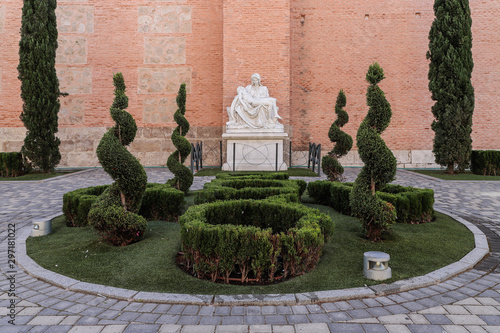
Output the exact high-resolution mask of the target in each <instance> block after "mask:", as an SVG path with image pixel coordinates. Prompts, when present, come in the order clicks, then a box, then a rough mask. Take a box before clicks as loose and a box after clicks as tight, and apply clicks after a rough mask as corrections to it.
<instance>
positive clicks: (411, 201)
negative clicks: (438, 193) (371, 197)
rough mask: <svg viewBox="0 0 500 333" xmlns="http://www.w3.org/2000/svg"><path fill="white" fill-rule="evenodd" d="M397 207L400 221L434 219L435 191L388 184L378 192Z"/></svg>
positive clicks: (424, 221)
mask: <svg viewBox="0 0 500 333" xmlns="http://www.w3.org/2000/svg"><path fill="white" fill-rule="evenodd" d="M377 194H378V195H379V196H380V198H381V199H382V200H385V201H387V202H390V203H391V204H392V205H393V206H394V207H395V208H396V214H397V220H396V222H398V223H426V222H430V221H432V220H433V219H434V216H435V213H434V191H433V190H431V189H420V188H414V187H405V186H401V185H393V184H388V185H386V186H384V187H383V188H382V189H381V190H380V191H378V192H377Z"/></svg>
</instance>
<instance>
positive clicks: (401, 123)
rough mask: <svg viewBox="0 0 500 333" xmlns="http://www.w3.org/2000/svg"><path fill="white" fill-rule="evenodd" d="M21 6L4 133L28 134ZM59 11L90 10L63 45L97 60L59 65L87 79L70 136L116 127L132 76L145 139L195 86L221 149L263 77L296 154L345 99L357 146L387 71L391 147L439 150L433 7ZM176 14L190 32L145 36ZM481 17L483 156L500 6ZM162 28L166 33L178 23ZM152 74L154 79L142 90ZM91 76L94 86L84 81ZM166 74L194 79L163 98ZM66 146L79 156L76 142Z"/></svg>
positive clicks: (204, 129) (479, 9) (496, 145)
mask: <svg viewBox="0 0 500 333" xmlns="http://www.w3.org/2000/svg"><path fill="white" fill-rule="evenodd" d="M21 6H22V1H20V0H6V1H3V2H2V3H0V20H1V21H0V45H1V47H0V75H1V81H0V82H1V84H0V129H2V128H4V129H5V128H14V127H22V123H21V121H20V120H19V115H20V112H21V108H22V102H21V99H20V97H19V86H20V84H19V81H18V80H17V64H18V42H19V28H20V19H21ZM58 6H59V7H60V9H61V8H63V7H65V6H66V7H68V6H77V7H78V6H79V7H81V8H83V10H84V11H85V10H87V12H85V15H83V16H81V17H78V18H77V19H75V20H81V21H82V22H83V23H82V22H80V21H79V22H80V23H82V24H83V25H81V26H80V25H78V24H77V25H74V26H72V25H71V24H70V23H71V22H69V23H68V22H65V23H64V24H66V26H64V24H63V22H62V21H61V22H60V23H61V25H60V27H59V30H60V35H59V36H60V38H67V39H74V38H81V39H84V40H85V47H83V48H82V49H84V50H85V52H84V53H85V57H83V58H82V59H80V60H78V61H77V62H74V63H71V62H70V63H67V62H66V63H61V61H59V62H58V65H57V68H58V71H59V70H61V71H66V72H70V71H72V72H74V73H76V74H74V75H76V76H74V77H73V76H71V75H69V76H65V77H64V80H63V81H64V84H65V85H67V86H68V87H69V88H68V89H70V90H71V91H72V93H71V96H70V97H72V98H74V99H75V101H74V103H76V104H75V105H77V106H78V108H76V109H75V110H76V111H74V113H75V114H69V115H65V117H66V118H64V119H66V120H64V121H63V122H61V123H60V128H61V129H66V130H68V131H69V130H73V131H80V130H79V129H80V128H90V127H96V128H97V127H104V126H110V125H111V119H110V117H109V111H108V110H109V106H110V105H111V102H112V99H113V85H112V75H113V73H115V72H118V71H121V72H122V73H123V74H124V77H125V81H126V84H127V94H128V96H129V98H130V106H129V111H130V112H131V113H132V114H133V115H134V117H135V119H136V121H137V124H138V126H139V127H173V126H174V125H175V123H174V122H173V121H172V119H171V113H172V112H173V110H174V109H175V104H174V102H173V101H174V99H175V95H176V92H177V87H178V84H176V82H174V81H175V79H177V80H178V81H179V80H187V81H188V96H187V114H186V116H187V118H188V120H189V121H190V123H191V125H192V127H193V131H194V132H193V134H192V135H193V136H195V137H203V136H205V137H206V136H210V137H215V136H216V135H219V134H217V133H216V132H218V130H217V128H218V129H220V128H221V127H222V126H224V125H225V122H226V121H227V114H226V111H225V110H226V108H227V107H228V106H230V104H231V101H232V99H233V98H234V96H235V94H236V88H237V87H238V86H246V85H248V84H249V83H250V75H251V74H252V73H255V72H257V73H259V74H261V76H262V83H263V84H264V85H266V86H267V87H268V88H269V91H270V93H271V95H272V96H273V97H275V98H277V99H278V106H279V108H280V115H281V116H282V117H283V123H284V124H285V125H286V126H285V128H286V129H288V130H289V132H290V135H291V137H292V139H293V142H294V147H295V148H294V149H300V148H303V147H304V146H305V144H307V142H309V141H313V142H322V143H324V144H327V146H329V145H330V144H329V140H328V137H327V132H328V128H329V127H330V125H331V123H332V122H333V121H334V119H335V114H334V110H333V108H334V103H335V99H336V96H337V93H338V91H339V89H344V91H345V93H346V95H347V107H346V111H347V112H348V113H349V115H350V122H349V123H348V124H347V125H346V126H345V130H346V131H347V132H348V133H349V134H351V135H353V136H355V133H356V130H357V127H358V125H359V123H360V122H361V121H362V119H363V117H364V116H365V114H366V112H367V109H368V108H367V106H366V98H365V92H366V87H367V83H366V81H365V74H366V71H367V69H368V66H369V65H370V64H371V63H373V62H374V61H377V62H379V63H380V65H381V66H382V67H383V68H384V70H385V73H386V79H385V80H384V81H383V82H382V84H381V87H382V89H383V90H384V91H385V93H386V97H387V99H388V100H389V102H390V103H391V105H392V110H393V118H392V122H391V125H390V126H389V127H388V129H387V130H386V131H385V132H384V134H383V137H384V139H385V140H386V142H387V144H388V146H389V147H390V148H391V149H394V150H430V149H432V140H433V137H434V133H433V131H432V130H431V128H430V124H431V122H432V119H433V118H432V114H431V112H430V108H431V106H432V101H431V100H430V93H429V91H428V88H427V85H428V80H427V72H428V63H427V60H426V58H425V53H426V51H427V48H428V37H427V36H428V31H429V28H430V26H431V23H432V21H433V19H434V15H433V9H432V6H433V0H409V1H408V0H407V1H401V0H380V1H366V0H352V1H338V0H322V1H320V0H272V1H269V0H210V1H207V0H172V1H167V2H165V1H146V0H135V1H120V0H88V1H85V0H82V1H76V0H73V1H68V2H64V1H59V2H58ZM167 6H178V7H179V8H181V7H182V10H184V11H186V10H187V11H188V13H189V15H190V16H189V18H188V19H186V20H187V21H182V22H181V24H180V28H179V26H176V25H175V24H173V25H171V26H168V29H166V30H163V31H155V32H151V31H142V30H141V26H142V25H143V24H146V25H147V24H152V23H151V22H149V21H147V20H146V21H147V22H146V21H144V22H146V23H144V22H143V21H141V20H143V18H141V15H143V13H142V12H141V11H140V8H143V7H144V8H146V7H147V8H149V9H147V10H156V11H157V12H159V11H161V9H158V8H159V7H167ZM68 8H69V7H68ZM72 8H74V7H72ZM89 8H90V9H89ZM60 9H59V10H60ZM471 9H472V18H473V45H474V47H473V56H474V63H475V67H474V72H473V84H474V87H475V91H476V108H475V111H474V119H473V122H474V125H473V140H474V141H473V146H474V149H500V136H499V135H498V129H499V128H500V109H499V107H498V105H500V97H499V96H500V93H499V87H500V37H499V34H498V32H499V31H500V20H499V19H498V14H499V13H500V1H497V0H482V1H471ZM89 10H90V12H89ZM147 10H146V11H147ZM89 13H91V14H92V15H90V14H89ZM89 15H90V16H89ZM168 15H170V14H168ZM168 15H165V17H167V18H169V17H170V16H168ZM172 15H173V14H172ZM182 15H185V13H184V14H182ZM75 17H76V16H75ZM186 17H187V16H184V18H186ZM60 19H61V20H62V18H60ZM188 21H189V22H188ZM141 22H142V23H141ZM148 22H149V23H148ZM186 22H187V23H186ZM68 24H69V25H68ZM154 24H156V23H154ZM162 24H163V26H162ZM183 24H184V25H183ZM158 25H159V26H160V30H161V29H163V28H164V27H165V26H166V25H168V22H167V23H165V22H163V21H162V22H160V23H158ZM72 29H73V30H72ZM169 29H170V30H169ZM172 29H173V30H172ZM176 29H177V30H176ZM149 37H159V38H162V37H165V38H170V37H172V38H176V40H179V41H181V43H184V42H183V41H185V45H184V44H183V45H184V48H182V47H179V48H178V49H176V50H177V51H179V52H180V53H183V54H184V56H185V57H184V58H183V60H181V61H177V62H173V63H168V62H162V61H160V62H159V63H152V62H151V61H149V60H147V59H146V58H147V54H146V53H147V51H146V38H149ZM61 45H62V44H61ZM82 52H83V51H82ZM152 52H154V47H153V51H152ZM170 70H172V71H170ZM169 71H170V72H169ZM145 72H147V73H146V74H144V73H145ZM149 72H151V73H152V74H151V77H153V78H152V79H150V81H148V82H147V84H146V86H142V85H143V83H144V82H143V81H144V80H145V78H147V77H149V76H148V75H149V74H148V73H149ZM82 73H83V74H82ZM89 73H90V75H91V76H90V78H88V77H84V76H85V75H87V74H89ZM162 73H163V74H164V73H167V74H168V73H170V74H168V75H170V76H172V74H171V73H182V74H179V75H180V76H179V78H172V77H167V78H164V79H162V80H166V81H168V82H167V84H163V83H164V82H163V81H161V82H163V83H162V84H163V86H161V87H160V88H159V90H155V89H156V88H155V80H156V78H154V75H160V74H161V75H163V74H162ZM78 75H80V76H82V77H79V76H78ZM168 75H167V76H168ZM169 80H170V81H172V82H173V83H172V82H170V81H169ZM174 83H175V84H174ZM177 83H178V82H177ZM162 98H165V99H166V102H165V103H166V105H167V107H166V108H167V109H168V111H167V113H168V117H167V118H154V117H153V116H155V115H153V116H150V115H149V114H148V112H149V111H148V110H149V109H148V105H149V104H148V103H150V102H151V101H153V102H154V101H156V102H157V103H160V102H159V101H160V100H161V99H162ZM156 102H155V103H156ZM155 108H156V109H155ZM158 110H160V106H158V105H156V104H155V106H154V108H153V111H152V112H153V113H154V112H157V113H158V114H159V113H161V112H165V111H164V109H161V110H163V111H161V112H160V111H158ZM158 114H156V116H158ZM169 117H170V118H169ZM152 119H153V120H152ZM154 119H156V120H154ZM208 132H210V134H207V133H208ZM214 133H215V134H214ZM81 136H82V137H84V136H85V131H81ZM1 139H2V138H0V141H1ZM64 144H65V145H67V147H65V148H64V149H65V150H68V151H70V150H71V149H72V146H71V145H72V144H74V141H71V142H70V141H68V142H66V143H64ZM5 147H6V146H5V145H4V147H2V148H1V149H7V148H5ZM9 147H10V146H9ZM9 149H10V148H9Z"/></svg>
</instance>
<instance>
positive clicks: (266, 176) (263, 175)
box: [215, 172, 290, 180]
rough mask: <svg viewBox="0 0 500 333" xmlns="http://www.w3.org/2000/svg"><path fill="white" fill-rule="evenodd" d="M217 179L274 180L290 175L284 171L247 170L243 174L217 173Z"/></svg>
mask: <svg viewBox="0 0 500 333" xmlns="http://www.w3.org/2000/svg"><path fill="white" fill-rule="evenodd" d="M215 177H216V178H217V179H219V178H221V179H222V178H224V179H225V178H231V179H250V178H258V179H276V180H287V179H289V178H290V176H289V175H288V174H287V173H284V172H271V173H264V172H249V173H245V174H243V175H242V174H232V173H219V174H218V175H216V176H215Z"/></svg>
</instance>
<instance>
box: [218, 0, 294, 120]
mask: <svg viewBox="0 0 500 333" xmlns="http://www.w3.org/2000/svg"><path fill="white" fill-rule="evenodd" d="M253 73H259V74H260V75H261V78H262V84H263V85H265V86H267V87H268V89H269V93H270V95H271V96H272V97H274V98H276V99H277V100H278V107H279V109H280V111H279V114H280V116H281V117H282V118H283V123H284V124H288V119H289V118H288V113H289V107H290V0H280V1H269V0H253V1H247V0H224V92H223V94H224V95H223V101H224V103H223V104H224V107H228V106H230V105H231V102H232V101H233V99H234V97H235V96H236V88H237V87H238V86H247V85H249V84H250V83H251V82H250V76H251V75H252V74H253ZM226 121H227V113H226V112H224V124H225V122H226Z"/></svg>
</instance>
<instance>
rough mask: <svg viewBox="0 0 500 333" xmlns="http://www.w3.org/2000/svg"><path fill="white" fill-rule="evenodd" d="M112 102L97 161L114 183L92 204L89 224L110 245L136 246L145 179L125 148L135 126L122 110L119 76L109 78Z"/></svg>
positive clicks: (122, 89) (140, 232)
mask: <svg viewBox="0 0 500 333" xmlns="http://www.w3.org/2000/svg"><path fill="white" fill-rule="evenodd" d="M113 83H114V86H115V99H114V101H113V104H112V105H111V109H110V113H111V118H112V119H113V120H114V121H115V123H116V125H115V126H114V127H112V128H111V129H109V130H108V131H107V132H106V133H105V134H104V136H103V137H102V139H101V141H100V142H99V145H98V147H97V151H96V152H97V157H98V158H99V162H100V163H101V165H102V167H103V168H104V171H106V172H107V173H108V174H109V175H110V176H111V178H113V180H114V181H115V182H114V183H113V184H112V185H111V186H110V187H109V188H108V189H107V190H105V191H104V192H103V193H102V194H101V195H100V196H99V198H98V199H97V200H96V202H94V204H92V208H91V209H90V212H89V224H90V225H91V226H92V227H94V228H95V229H97V230H98V231H99V233H100V234H101V236H102V237H103V238H104V239H106V240H107V241H109V242H110V243H112V244H113V245H118V246H124V245H128V244H130V243H133V242H136V241H137V240H139V239H140V238H141V237H142V235H143V234H144V232H145V230H146V227H147V222H146V219H144V218H143V217H142V216H140V215H137V214H136V213H137V212H138V211H139V208H140V206H141V202H142V198H143V196H144V191H145V190H146V183H147V176H146V172H145V171H144V168H143V167H142V165H141V164H140V163H139V161H138V160H137V159H136V158H135V157H134V156H133V155H132V154H131V153H130V152H129V151H128V150H127V149H126V148H125V146H128V145H129V144H130V143H131V142H132V141H133V140H134V138H135V134H136V132H137V125H136V123H135V121H134V118H133V117H132V116H131V115H130V113H128V112H127V111H125V110H124V109H126V108H127V106H128V97H127V96H126V95H125V82H124V80H123V76H122V74H121V73H117V74H115V75H114V76H113Z"/></svg>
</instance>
